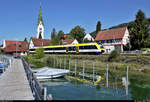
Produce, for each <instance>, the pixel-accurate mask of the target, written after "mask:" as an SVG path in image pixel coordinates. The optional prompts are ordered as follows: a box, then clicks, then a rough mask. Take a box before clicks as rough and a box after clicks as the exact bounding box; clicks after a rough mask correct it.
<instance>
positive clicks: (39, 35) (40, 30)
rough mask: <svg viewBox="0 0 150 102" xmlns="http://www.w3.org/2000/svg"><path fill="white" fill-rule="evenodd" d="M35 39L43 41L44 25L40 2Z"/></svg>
mask: <svg viewBox="0 0 150 102" xmlns="http://www.w3.org/2000/svg"><path fill="white" fill-rule="evenodd" d="M37 38H38V39H44V23H43V18H42V10H41V1H40V13H39V17H38V22H37Z"/></svg>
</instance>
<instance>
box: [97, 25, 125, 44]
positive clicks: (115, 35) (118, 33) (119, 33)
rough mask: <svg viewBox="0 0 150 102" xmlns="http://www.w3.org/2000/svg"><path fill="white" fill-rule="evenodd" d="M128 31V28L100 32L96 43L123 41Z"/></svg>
mask: <svg viewBox="0 0 150 102" xmlns="http://www.w3.org/2000/svg"><path fill="white" fill-rule="evenodd" d="M126 29H127V28H126V27H123V28H116V29H110V30H104V31H100V32H98V34H97V36H96V38H95V41H101V40H112V39H122V38H123V36H124V34H125V31H126Z"/></svg>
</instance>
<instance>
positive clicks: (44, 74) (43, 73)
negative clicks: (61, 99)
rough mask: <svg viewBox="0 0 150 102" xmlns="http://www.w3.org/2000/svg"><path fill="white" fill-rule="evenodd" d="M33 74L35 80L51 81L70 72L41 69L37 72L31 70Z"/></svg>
mask: <svg viewBox="0 0 150 102" xmlns="http://www.w3.org/2000/svg"><path fill="white" fill-rule="evenodd" d="M33 72H34V73H35V75H36V77H37V79H53V78H58V77H63V76H65V75H66V74H68V73H69V72H70V71H69V70H65V69H56V68H48V67H43V68H41V69H39V70H33Z"/></svg>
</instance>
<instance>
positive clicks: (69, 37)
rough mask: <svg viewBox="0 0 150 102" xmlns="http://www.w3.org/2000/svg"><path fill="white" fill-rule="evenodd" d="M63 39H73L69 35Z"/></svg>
mask: <svg viewBox="0 0 150 102" xmlns="http://www.w3.org/2000/svg"><path fill="white" fill-rule="evenodd" d="M65 39H73V37H72V36H71V35H69V36H68V37H67V38H65Z"/></svg>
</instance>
